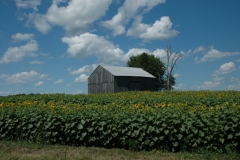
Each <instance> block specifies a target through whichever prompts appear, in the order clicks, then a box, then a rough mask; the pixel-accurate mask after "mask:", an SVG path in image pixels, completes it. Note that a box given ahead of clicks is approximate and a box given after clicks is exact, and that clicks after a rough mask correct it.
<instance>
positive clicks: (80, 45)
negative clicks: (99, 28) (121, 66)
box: [62, 33, 125, 64]
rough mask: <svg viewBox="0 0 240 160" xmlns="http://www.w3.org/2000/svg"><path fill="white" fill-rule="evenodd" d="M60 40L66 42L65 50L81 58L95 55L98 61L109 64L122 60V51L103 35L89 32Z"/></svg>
mask: <svg viewBox="0 0 240 160" xmlns="http://www.w3.org/2000/svg"><path fill="white" fill-rule="evenodd" d="M62 42H64V43H67V44H68V50H67V52H68V53H69V54H70V55H71V56H72V57H77V58H79V59H83V58H85V57H87V56H89V55H96V56H97V59H98V61H99V62H102V63H107V64H111V63H112V62H119V61H120V62H124V61H125V60H124V59H122V58H123V57H124V52H123V51H122V50H121V49H120V48H118V47H117V46H115V45H114V44H113V43H112V42H110V41H108V40H106V39H105V38H104V37H101V36H97V35H95V34H91V33H84V34H81V35H79V36H74V37H63V38H62Z"/></svg>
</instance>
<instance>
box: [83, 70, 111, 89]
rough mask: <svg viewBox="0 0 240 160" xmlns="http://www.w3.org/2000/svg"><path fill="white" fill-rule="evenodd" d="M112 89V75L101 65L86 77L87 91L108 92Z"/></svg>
mask: <svg viewBox="0 0 240 160" xmlns="http://www.w3.org/2000/svg"><path fill="white" fill-rule="evenodd" d="M113 89H114V77H113V75H112V74H111V73H110V72H108V71H107V70H105V69H104V68H103V67H102V66H98V67H97V68H96V69H95V71H94V72H93V73H92V74H91V75H90V76H89V78H88V93H109V92H113Z"/></svg>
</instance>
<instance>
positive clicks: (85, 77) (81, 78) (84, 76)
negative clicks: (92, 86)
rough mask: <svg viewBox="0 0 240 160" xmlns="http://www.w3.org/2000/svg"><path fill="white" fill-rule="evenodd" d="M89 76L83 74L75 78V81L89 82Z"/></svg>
mask: <svg viewBox="0 0 240 160" xmlns="http://www.w3.org/2000/svg"><path fill="white" fill-rule="evenodd" d="M87 80H88V76H87V75H86V74H81V75H80V76H79V77H77V78H76V79H75V81H74V82H87Z"/></svg>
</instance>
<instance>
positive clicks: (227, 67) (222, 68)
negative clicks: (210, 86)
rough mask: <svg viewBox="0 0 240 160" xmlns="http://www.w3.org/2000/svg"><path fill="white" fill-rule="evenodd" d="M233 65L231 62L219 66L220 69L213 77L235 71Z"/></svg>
mask: <svg viewBox="0 0 240 160" xmlns="http://www.w3.org/2000/svg"><path fill="white" fill-rule="evenodd" d="M235 70H236V68H235V64H234V63H233V62H229V63H225V64H223V65H221V66H220V68H219V69H218V70H217V71H215V72H214V73H213V76H217V75H221V74H227V73H230V72H233V71H235Z"/></svg>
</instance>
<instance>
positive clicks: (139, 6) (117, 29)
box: [101, 0, 165, 36]
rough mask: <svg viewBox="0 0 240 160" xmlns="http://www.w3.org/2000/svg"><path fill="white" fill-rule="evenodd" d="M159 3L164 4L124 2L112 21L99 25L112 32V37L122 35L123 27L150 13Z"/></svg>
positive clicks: (156, 1)
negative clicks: (134, 19)
mask: <svg viewBox="0 0 240 160" xmlns="http://www.w3.org/2000/svg"><path fill="white" fill-rule="evenodd" d="M160 3H165V0H150V1H149V0H137V1H133V0H125V2H124V4H123V6H121V7H120V8H119V9H118V13H117V14H116V15H115V16H113V18H112V19H110V20H106V21H103V22H102V23H101V24H102V26H104V27H105V28H107V29H109V30H112V31H113V35H114V36H117V35H121V34H124V33H125V32H126V30H125V25H127V24H128V23H129V21H130V20H131V19H132V18H134V17H136V16H138V15H142V14H144V13H146V12H148V11H150V10H151V9H152V8H153V7H154V6H156V5H158V4H160Z"/></svg>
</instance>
